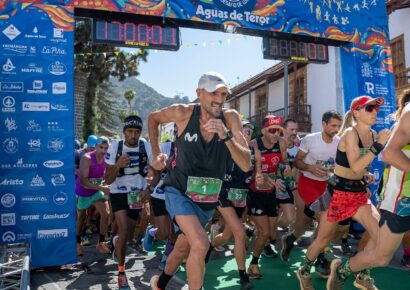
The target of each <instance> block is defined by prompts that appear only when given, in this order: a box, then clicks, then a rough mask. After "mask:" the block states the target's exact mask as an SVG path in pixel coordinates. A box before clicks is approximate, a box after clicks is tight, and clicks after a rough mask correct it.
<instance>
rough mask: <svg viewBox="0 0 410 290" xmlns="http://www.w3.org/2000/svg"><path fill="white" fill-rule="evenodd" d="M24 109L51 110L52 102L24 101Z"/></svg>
mask: <svg viewBox="0 0 410 290" xmlns="http://www.w3.org/2000/svg"><path fill="white" fill-rule="evenodd" d="M23 111H32V112H49V111H50V103H47V102H23Z"/></svg>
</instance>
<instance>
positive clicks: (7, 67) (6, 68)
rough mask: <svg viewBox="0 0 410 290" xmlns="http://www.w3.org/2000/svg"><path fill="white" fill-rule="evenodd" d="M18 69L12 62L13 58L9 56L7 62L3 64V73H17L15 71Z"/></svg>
mask: <svg viewBox="0 0 410 290" xmlns="http://www.w3.org/2000/svg"><path fill="white" fill-rule="evenodd" d="M15 69H16V67H15V66H14V64H13V63H12V62H11V59H10V58H8V59H7V60H6V62H5V63H4V64H3V71H2V73H3V74H16V72H15V71H14V70H15Z"/></svg>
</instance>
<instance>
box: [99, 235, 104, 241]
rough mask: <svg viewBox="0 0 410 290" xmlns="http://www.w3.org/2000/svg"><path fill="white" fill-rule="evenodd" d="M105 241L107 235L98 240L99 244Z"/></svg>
mask: <svg viewBox="0 0 410 290" xmlns="http://www.w3.org/2000/svg"><path fill="white" fill-rule="evenodd" d="M104 241H105V235H100V238H99V239H98V242H99V243H104Z"/></svg>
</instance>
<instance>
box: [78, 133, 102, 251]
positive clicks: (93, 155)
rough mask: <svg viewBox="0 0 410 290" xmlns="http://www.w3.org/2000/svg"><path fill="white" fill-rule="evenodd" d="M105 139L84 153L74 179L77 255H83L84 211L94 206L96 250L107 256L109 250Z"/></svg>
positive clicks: (99, 139) (100, 139)
mask: <svg viewBox="0 0 410 290" xmlns="http://www.w3.org/2000/svg"><path fill="white" fill-rule="evenodd" d="M108 142H109V141H108V139H107V138H106V137H100V138H98V139H97V140H96V143H95V144H93V145H94V146H95V151H92V152H88V153H85V154H84V155H83V156H82V157H81V160H80V166H79V176H78V178H77V179H76V184H75V192H76V194H77V195H78V198H77V222H76V224H77V226H76V231H77V255H78V256H82V255H83V252H84V250H83V246H82V245H81V233H82V228H83V225H84V221H85V219H86V210H87V209H88V208H89V207H90V206H92V205H94V206H95V208H96V209H97V211H98V212H99V214H100V236H99V240H98V243H97V249H98V250H99V251H100V252H101V253H103V254H109V253H110V249H109V248H108V247H107V245H106V244H105V243H104V241H105V235H106V234H107V230H108V216H109V207H108V202H107V201H106V200H105V196H107V198H108V194H109V192H110V190H109V187H108V186H107V185H103V177H104V173H105V167H106V163H105V154H106V153H107V150H108V147H109V143H108Z"/></svg>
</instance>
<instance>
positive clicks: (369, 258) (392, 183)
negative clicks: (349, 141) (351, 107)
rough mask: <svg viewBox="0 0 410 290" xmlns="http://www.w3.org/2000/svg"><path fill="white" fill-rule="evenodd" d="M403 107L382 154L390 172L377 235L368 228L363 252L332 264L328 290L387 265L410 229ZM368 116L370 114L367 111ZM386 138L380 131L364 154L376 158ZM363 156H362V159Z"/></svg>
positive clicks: (407, 129)
mask: <svg viewBox="0 0 410 290" xmlns="http://www.w3.org/2000/svg"><path fill="white" fill-rule="evenodd" d="M407 94H410V92H407ZM403 105H404V104H403ZM403 107H404V109H403V111H402V112H400V113H399V116H400V119H399V122H398V124H397V126H395V128H394V129H393V134H392V136H391V138H390V140H389V141H388V143H387V145H386V149H385V150H384V151H383V154H382V160H383V161H384V162H386V163H388V164H389V165H390V169H389V172H388V176H387V180H386V183H385V185H384V188H383V193H382V201H381V206H380V214H381V218H380V221H379V231H378V232H377V231H376V233H378V235H377V236H376V237H375V236H373V235H372V234H373V233H372V232H371V231H370V230H369V229H368V230H369V233H370V236H371V240H370V241H369V244H368V247H367V248H366V251H361V252H359V253H358V254H357V255H356V256H354V257H352V258H350V260H348V261H346V262H345V263H342V261H341V260H339V259H337V260H334V261H333V262H332V265H331V270H332V271H331V275H330V277H329V279H328V282H327V289H332V290H333V289H335V290H338V289H342V287H343V284H344V283H345V281H346V279H347V277H348V276H349V275H350V274H352V273H354V272H358V271H363V270H365V269H367V268H369V267H375V266H386V265H387V264H388V263H389V262H390V260H391V258H392V256H393V255H394V253H395V251H396V250H397V248H398V247H399V245H400V243H401V241H402V239H403V236H404V233H405V232H406V231H408V230H410V210H409V208H410V199H409V197H410V193H409V192H410V191H409V172H410V146H409V144H410V105H409V104H408V103H407V105H405V106H403ZM359 109H360V108H358V111H359ZM369 110H370V108H369V107H367V108H366V107H365V110H364V111H366V112H367V111H369ZM398 112H399V111H398ZM367 113H368V114H369V112H367ZM362 114H364V112H363V113H362ZM357 115H359V112H358V113H357ZM357 115H356V116H357ZM388 135H389V133H388V130H383V131H382V132H381V133H380V135H379V139H378V140H377V142H376V141H375V142H374V143H373V144H372V147H371V148H370V150H371V151H370V153H367V154H366V155H368V154H373V155H374V156H376V155H378V153H380V152H381V151H382V150H383V144H384V142H385V141H386V139H387V138H386V136H387V137H388ZM374 156H373V157H374ZM365 157H367V156H365ZM365 157H361V159H364V158H365ZM362 208H363V207H362ZM360 209H361V208H360ZM369 216H370V213H367V215H366V216H365V217H364V218H367V219H368V220H372V221H373V220H374V219H369ZM364 218H363V219H364ZM356 282H360V281H358V279H357V278H356V280H355V286H356V287H358V286H357V285H356ZM361 289H376V288H375V287H374V288H361Z"/></svg>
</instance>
